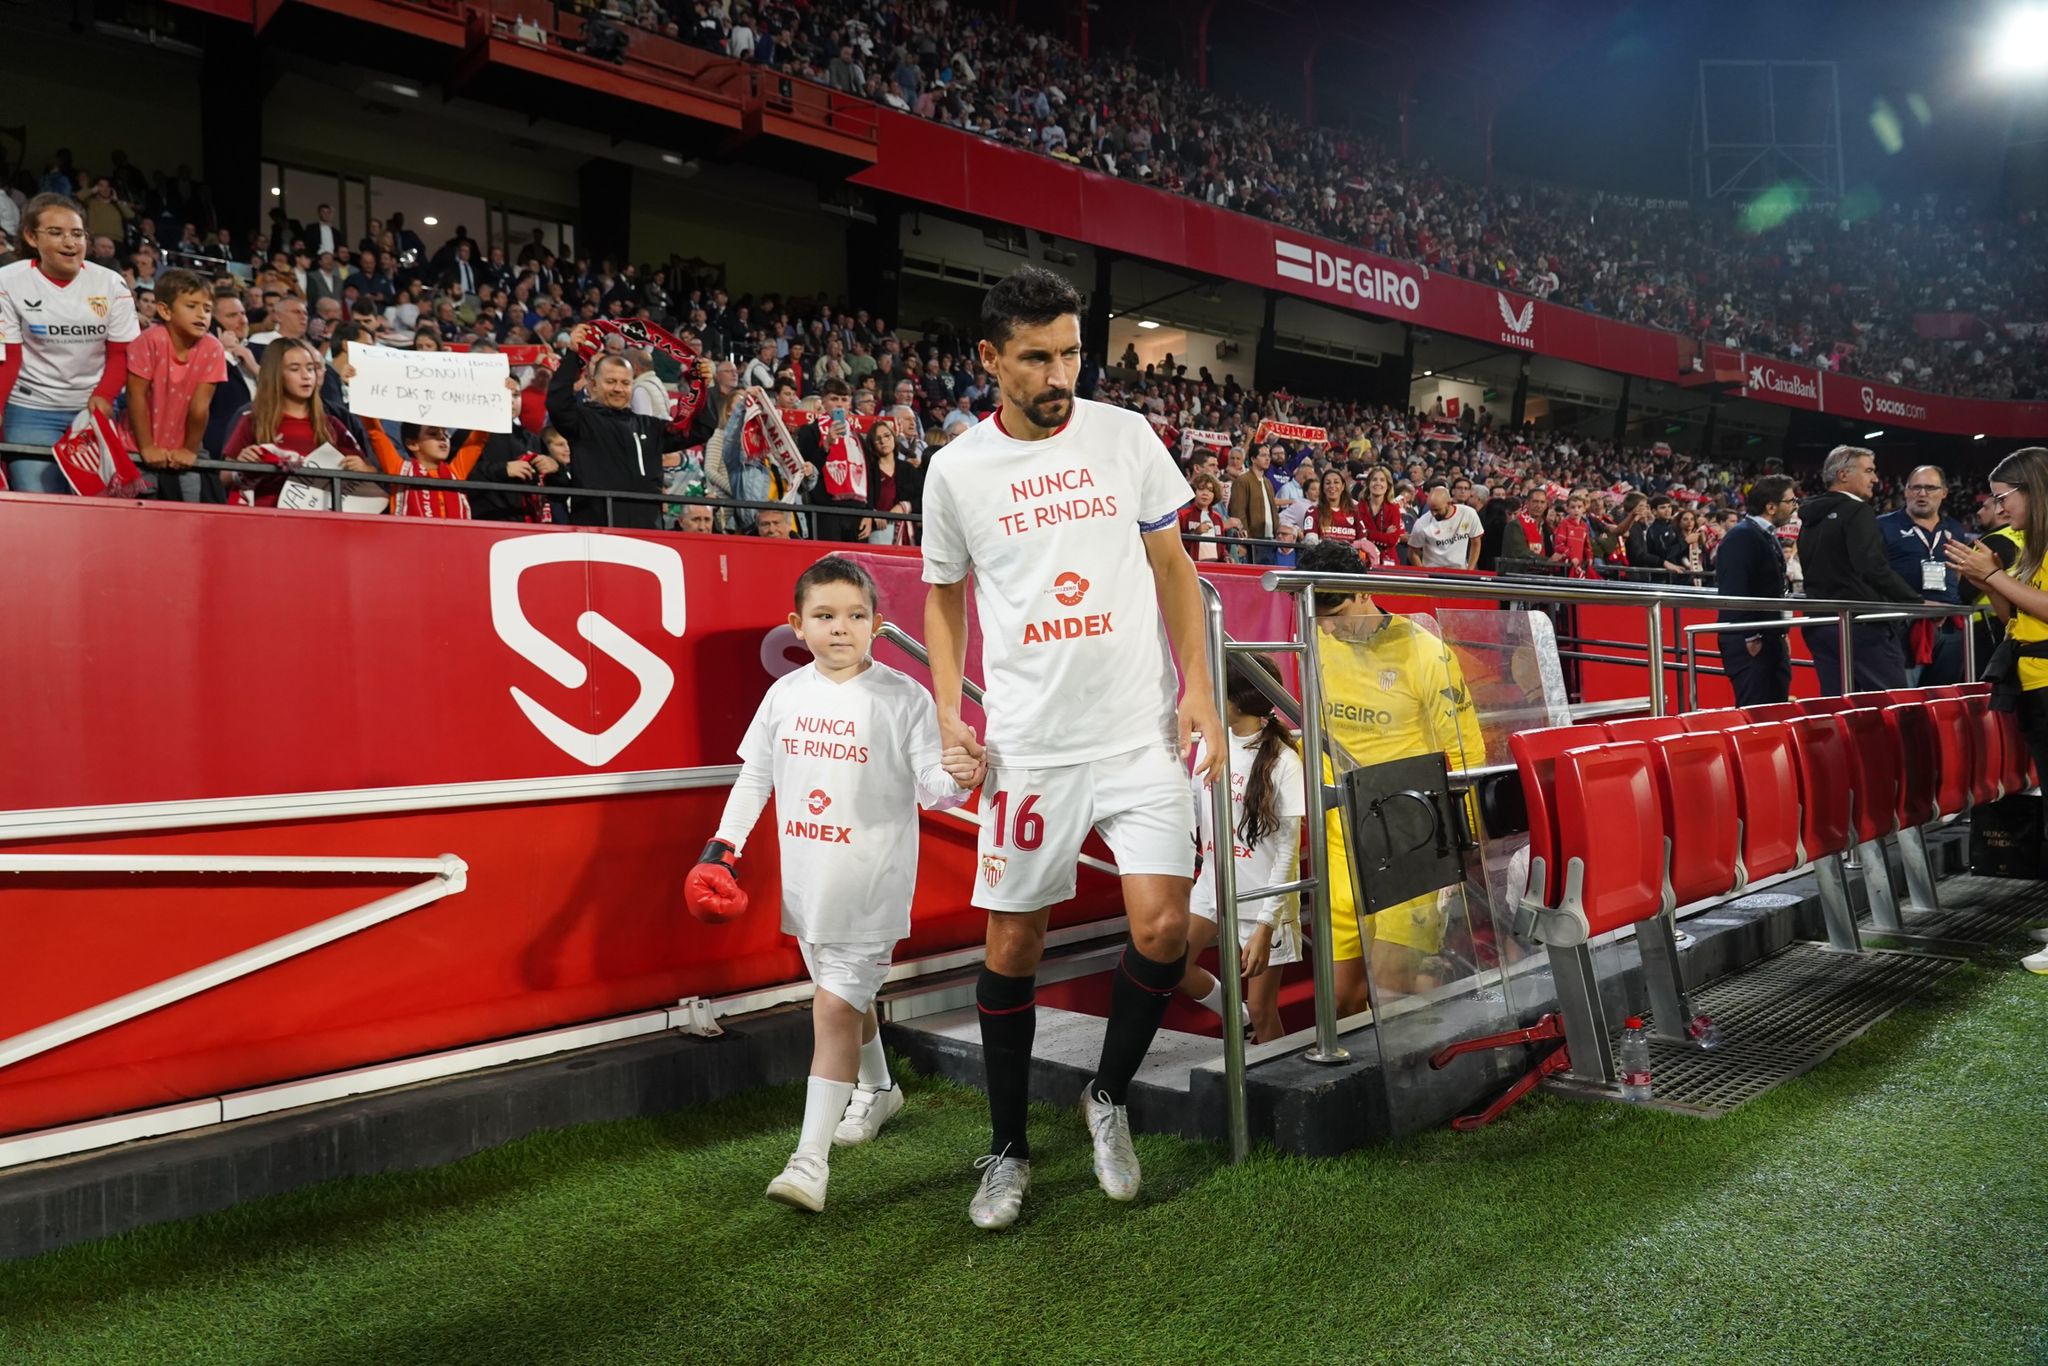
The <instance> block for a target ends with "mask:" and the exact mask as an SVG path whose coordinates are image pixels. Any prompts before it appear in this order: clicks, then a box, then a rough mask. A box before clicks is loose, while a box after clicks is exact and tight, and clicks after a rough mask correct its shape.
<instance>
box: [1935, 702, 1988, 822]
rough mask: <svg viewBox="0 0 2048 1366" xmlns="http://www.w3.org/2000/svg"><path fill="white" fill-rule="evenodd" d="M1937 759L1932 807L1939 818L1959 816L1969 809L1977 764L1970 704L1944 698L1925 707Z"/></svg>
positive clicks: (1974, 731)
mask: <svg viewBox="0 0 2048 1366" xmlns="http://www.w3.org/2000/svg"><path fill="white" fill-rule="evenodd" d="M1927 719H1928V721H1929V723H1930V724H1931V725H1932V726H1933V728H1934V744H1935V748H1936V749H1937V750H1938V751H1939V752H1940V755H1941V760H1940V764H1939V769H1938V775H1937V777H1936V779H1935V783H1934V808H1935V814H1936V815H1939V816H1959V815H1961V814H1962V813H1963V812H1964V811H1967V810H1968V809H1969V807H1970V788H1971V779H1972V776H1973V774H1974V773H1975V770H1976V764H1977V736H1976V729H1975V726H1974V724H1973V722H1972V720H1971V717H1970V704H1969V703H1967V702H1965V701H1964V700H1963V699H1962V698H1960V697H1944V698H1941V699H1939V700H1937V701H1934V702H1930V703H1928V705H1927Z"/></svg>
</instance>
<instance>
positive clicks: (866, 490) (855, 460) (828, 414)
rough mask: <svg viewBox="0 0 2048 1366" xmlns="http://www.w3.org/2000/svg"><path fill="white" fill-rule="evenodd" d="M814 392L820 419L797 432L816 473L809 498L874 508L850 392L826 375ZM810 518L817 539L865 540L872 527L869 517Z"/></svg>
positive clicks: (824, 503)
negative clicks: (822, 408)
mask: <svg viewBox="0 0 2048 1366" xmlns="http://www.w3.org/2000/svg"><path fill="white" fill-rule="evenodd" d="M818 392H819V396H820V397H821V398H822V399H823V400H824V404H825V413H824V419H823V420H822V421H819V422H813V423H806V424H805V425H804V426H803V427H801V428H799V429H797V430H796V432H795V437H796V448H797V450H798V452H799V453H801V454H802V456H803V458H804V459H805V460H807V461H809V462H810V465H811V468H812V469H813V470H815V471H816V473H817V477H816V478H815V479H814V480H813V481H812V483H811V486H810V497H809V501H810V502H812V503H814V504H817V505H819V506H823V507H840V508H866V509H872V508H873V507H874V506H875V487H874V484H873V482H872V481H871V479H870V474H871V471H870V470H869V468H868V454H867V451H866V449H865V448H864V447H863V446H862V444H861V439H860V436H859V434H858V433H857V432H855V430H854V427H853V414H852V412H851V408H852V405H853V391H852V390H851V389H849V388H848V387H847V385H846V381H845V380H842V379H828V380H826V381H825V382H824V383H823V384H822V385H820V386H819V390H818ZM811 520H812V523H813V524H814V525H815V526H816V528H817V531H816V539H817V540H820V541H860V540H865V539H867V535H868V533H869V532H870V531H871V530H873V528H874V523H873V521H872V520H871V519H869V518H866V517H852V516H846V515H843V514H842V515H827V514H819V515H818V516H816V517H813V518H812V519H811Z"/></svg>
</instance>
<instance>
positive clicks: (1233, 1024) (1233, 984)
mask: <svg viewBox="0 0 2048 1366" xmlns="http://www.w3.org/2000/svg"><path fill="white" fill-rule="evenodd" d="M1198 582H1199V583H1200V584H1201V586H1202V612H1203V624H1204V628H1205V633H1206V637H1207V640H1208V644H1209V648H1208V656H1209V685H1210V687H1211V688H1212V689H1213V690H1214V692H1215V696H1216V709H1217V712H1218V713H1219V714H1221V712H1222V710H1223V704H1224V699H1225V698H1227V697H1229V696H1230V654H1231V648H1230V637H1229V636H1228V635H1227V634H1225V632H1224V630H1223V594H1222V592H1221V591H1220V590H1219V589H1218V588H1217V587H1216V585H1215V584H1213V583H1210V582H1209V581H1208V580H1207V579H1200V580H1198ZM1215 757H1216V758H1217V759H1218V761H1219V762H1221V764H1222V765H1223V769H1222V772H1221V773H1220V774H1219V775H1218V776H1217V778H1216V780H1215V781H1214V782H1212V783H1210V784H1209V792H1208V797H1209V816H1210V828H1211V829H1212V830H1213V831H1214V832H1215V833H1214V842H1215V845H1216V852H1215V854H1214V855H1213V856H1211V858H1210V860H1209V866H1210V868H1211V869H1212V870H1213V871H1214V873H1215V886H1216V977H1217V979H1218V981H1219V982H1220V983H1221V984H1222V986H1223V1096H1224V1105H1225V1109H1226V1113H1227V1119H1228V1124H1229V1129H1230V1160H1231V1161H1233V1162H1242V1161H1244V1159H1245V1156H1246V1154H1247V1153H1249V1152H1250V1150H1251V1137H1250V1121H1249V1120H1248V1119H1247V1118H1246V1114H1245V1095H1244V1024H1243V1020H1244V981H1243V979H1242V978H1241V977H1239V976H1238V965H1239V963H1240V962H1241V961H1242V959H1241V957H1240V954H1239V950H1238V945H1237V850H1236V845H1237V820H1236V815H1237V813H1236V810H1235V809H1234V808H1233V806H1232V805H1231V800H1230V793H1231V780H1230V742H1229V741H1228V740H1227V739H1222V738H1221V737H1219V738H1218V741H1217V744H1216V755H1215ZM1196 854H1197V856H1198V857H1199V855H1200V849H1199V848H1198V849H1197V850H1196Z"/></svg>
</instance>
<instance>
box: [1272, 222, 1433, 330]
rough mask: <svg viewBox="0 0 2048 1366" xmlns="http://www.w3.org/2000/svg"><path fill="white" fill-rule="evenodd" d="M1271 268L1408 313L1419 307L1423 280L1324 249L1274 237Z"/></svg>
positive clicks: (1285, 277)
mask: <svg viewBox="0 0 2048 1366" xmlns="http://www.w3.org/2000/svg"><path fill="white" fill-rule="evenodd" d="M1273 269H1274V271H1275V272H1276V273H1277V274H1278V275H1279V276H1280V278H1281V279H1283V280H1299V281H1300V282H1301V283H1303V284H1305V285H1315V286H1317V287H1318V288H1320V289H1334V290H1336V291H1337V292H1338V293H1339V294H1349V295H1351V296H1352V297H1353V298H1357V299H1363V300H1365V301H1366V302H1367V303H1374V304H1381V305H1384V306H1385V307H1388V308H1399V309H1405V310H1406V311H1408V312H1410V313H1414V312H1418V311H1420V309H1421V308H1422V282H1421V281H1420V280H1418V279H1416V278H1415V277H1414V276H1412V275H1404V274H1402V273H1401V272H1400V271H1398V270H1387V269H1385V268H1383V267H1379V266H1374V265H1371V264H1368V263H1367V262H1364V261H1353V260H1351V259H1349V258H1348V257H1343V256H1332V255H1330V253H1329V252H1327V251H1317V250H1316V249H1315V248H1313V247H1306V246H1302V245H1300V244H1299V243H1295V242H1288V241H1284V240H1282V239H1280V238H1277V237H1276V238H1274V239H1273Z"/></svg>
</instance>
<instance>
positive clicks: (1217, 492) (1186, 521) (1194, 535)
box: [1180, 474, 1224, 564]
mask: <svg viewBox="0 0 2048 1366" xmlns="http://www.w3.org/2000/svg"><path fill="white" fill-rule="evenodd" d="M1192 487H1193V489H1194V493H1195V498H1194V501H1193V502H1191V503H1189V504H1188V505H1187V506H1186V507H1184V508H1182V509H1181V510H1180V534H1181V536H1182V538H1183V539H1184V540H1185V541H1186V542H1187V547H1188V558H1189V559H1192V560H1194V561H1196V562H1197V563H1200V564H1209V563H1214V562H1216V561H1219V560H1221V559H1223V558H1224V555H1223V546H1222V545H1221V544H1220V543H1219V542H1218V540H1217V539H1215V538H1218V537H1221V536H1222V535H1223V510H1222V509H1221V508H1219V507H1217V506H1216V501H1217V499H1218V498H1219V497H1220V496H1221V495H1222V492H1223V486H1222V485H1221V484H1218V483H1217V482H1216V480H1215V479H1214V478H1213V477H1212V476H1210V475H1206V474H1198V475H1196V476H1195V480H1194V484H1193V486H1192ZM1205 537H1206V538H1209V539H1203V538H1205Z"/></svg>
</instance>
